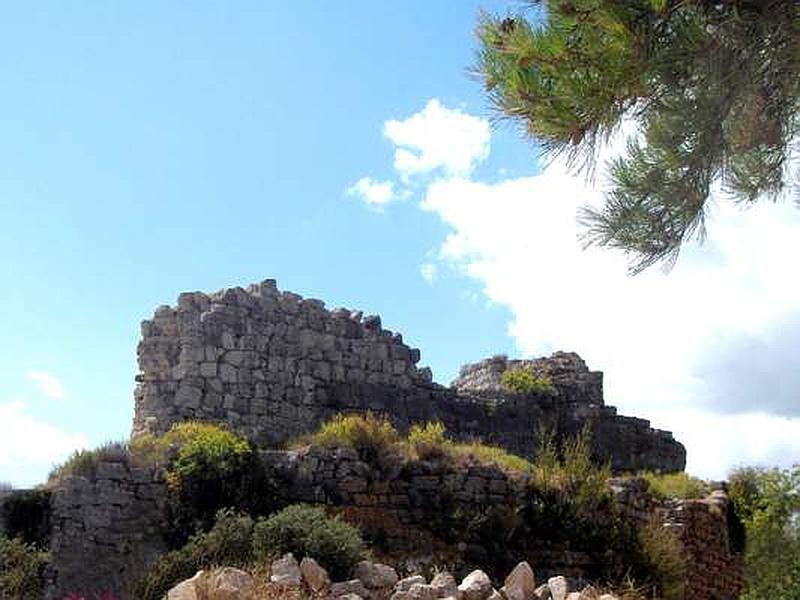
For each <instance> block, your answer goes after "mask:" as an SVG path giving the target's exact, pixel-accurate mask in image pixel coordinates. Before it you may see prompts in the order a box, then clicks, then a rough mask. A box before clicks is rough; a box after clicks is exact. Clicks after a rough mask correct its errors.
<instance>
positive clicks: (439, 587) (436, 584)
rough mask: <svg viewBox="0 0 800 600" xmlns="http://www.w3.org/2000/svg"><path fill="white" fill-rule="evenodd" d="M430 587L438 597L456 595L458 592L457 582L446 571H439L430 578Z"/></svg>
mask: <svg viewBox="0 0 800 600" xmlns="http://www.w3.org/2000/svg"><path fill="white" fill-rule="evenodd" d="M431 587H433V588H434V589H435V590H436V593H437V595H438V597H439V598H445V597H447V596H456V595H457V594H458V582H456V580H455V577H453V576H452V575H451V574H450V573H448V572H447V571H441V572H439V573H437V574H436V575H434V576H433V579H431Z"/></svg>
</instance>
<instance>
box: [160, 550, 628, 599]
mask: <svg viewBox="0 0 800 600" xmlns="http://www.w3.org/2000/svg"><path fill="white" fill-rule="evenodd" d="M295 564H296V561H295V560H294V557H293V556H292V555H291V554H287V555H285V556H284V557H282V558H281V559H279V560H276V561H275V562H273V564H272V572H273V577H272V583H273V584H274V585H275V586H276V588H277V589H278V592H277V596H276V597H278V598H280V597H282V596H281V594H282V592H283V591H285V590H286V589H287V586H286V585H285V582H286V578H287V577H290V578H291V579H292V581H294V574H295V573H294V565H295ZM297 569H298V571H302V572H303V573H304V574H305V573H313V575H310V576H308V577H306V576H305V575H304V579H303V581H305V585H306V588H307V590H308V593H309V594H312V595H315V596H316V597H319V598H328V597H329V598H336V599H337V600H379V599H386V598H389V599H390V600H618V598H617V597H616V596H614V595H613V594H610V593H605V594H603V595H602V596H601V595H599V593H598V592H597V591H596V590H595V589H594V588H593V587H592V586H585V587H583V589H580V590H576V589H573V590H571V589H570V584H569V581H568V580H567V579H566V578H565V577H561V576H558V577H551V578H550V579H549V580H548V582H547V583H546V584H544V585H541V586H539V587H538V588H537V587H535V586H534V583H535V576H534V573H533V569H532V568H531V566H530V564H528V563H527V562H524V561H523V562H521V563H519V564H518V565H517V566H516V567H515V568H514V569H513V570H512V571H511V572H510V573H509V574H508V576H507V577H506V579H505V585H504V586H503V588H502V589H501V591H498V590H497V589H495V588H494V587H493V586H492V581H491V580H490V579H489V576H488V575H487V574H486V573H485V572H483V571H481V570H475V571H472V572H471V573H470V574H469V575H467V576H466V577H465V578H464V579H463V580H462V581H461V583H460V584H456V580H455V578H453V576H452V575H451V574H450V573H448V572H446V571H444V572H440V573H437V574H436V575H435V576H434V577H433V579H431V581H430V583H428V582H427V581H426V579H425V578H424V577H423V576H421V575H412V576H409V577H406V578H404V579H400V580H398V579H397V576H396V573H394V569H393V568H392V567H390V566H388V565H383V564H380V563H373V562H370V561H362V562H360V563H358V565H357V567H356V569H355V571H356V572H357V573H360V574H361V576H362V577H363V579H361V578H359V577H356V578H354V579H351V580H348V581H339V582H334V583H332V584H328V582H326V577H327V572H326V571H325V570H324V569H323V568H322V567H321V566H320V565H319V564H318V563H317V562H316V561H315V560H314V559H313V558H304V559H303V562H302V563H301V565H300V566H299V567H297ZM389 569H391V571H390V570H389ZM392 573H394V577H392V576H391V575H392ZM275 574H277V578H276V576H275ZM323 574H324V576H323ZM312 582H313V583H312ZM312 585H313V586H315V587H312ZM300 592H301V593H302V590H300ZM237 594H238V595H237ZM254 594H255V583H254V581H253V579H252V577H250V575H248V574H247V573H245V572H243V571H240V570H239V569H231V568H223V569H219V570H215V571H212V572H205V571H200V572H198V573H197V574H196V575H195V576H194V577H192V578H191V579H187V580H186V581H183V582H181V583H179V584H178V585H176V586H175V587H173V588H172V589H171V590H170V591H169V593H168V594H167V600H234V599H241V600H255V596H254Z"/></svg>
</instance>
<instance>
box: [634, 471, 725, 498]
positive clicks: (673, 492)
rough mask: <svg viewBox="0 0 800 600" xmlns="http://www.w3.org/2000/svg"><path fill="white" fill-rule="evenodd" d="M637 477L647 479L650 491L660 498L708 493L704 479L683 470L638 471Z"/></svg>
mask: <svg viewBox="0 0 800 600" xmlns="http://www.w3.org/2000/svg"><path fill="white" fill-rule="evenodd" d="M637 477H640V478H642V479H644V480H645V481H647V484H648V490H649V491H650V493H651V494H653V496H655V497H656V498H660V499H661V500H671V499H673V498H702V497H704V496H706V495H707V494H708V493H709V489H708V485H707V484H706V482H705V481H703V480H702V479H698V478H697V477H692V476H691V475H689V474H688V473H684V472H680V473H663V474H661V473H653V472H652V471H644V472H641V473H638V474H637Z"/></svg>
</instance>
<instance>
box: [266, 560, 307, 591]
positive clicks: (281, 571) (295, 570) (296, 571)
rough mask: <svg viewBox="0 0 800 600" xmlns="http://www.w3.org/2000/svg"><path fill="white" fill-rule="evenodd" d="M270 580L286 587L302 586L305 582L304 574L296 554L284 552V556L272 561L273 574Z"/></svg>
mask: <svg viewBox="0 0 800 600" xmlns="http://www.w3.org/2000/svg"><path fill="white" fill-rule="evenodd" d="M269 580H270V581H271V582H272V583H275V584H277V585H281V586H284V587H300V585H301V584H302V582H303V574H302V572H301V571H300V565H298V564H297V560H296V559H295V557H294V554H292V553H291V552H289V553H288V554H284V555H283V557H282V558H280V559H278V560H276V561H274V562H273V563H272V574H271V575H270V578H269Z"/></svg>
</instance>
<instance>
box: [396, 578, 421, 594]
mask: <svg viewBox="0 0 800 600" xmlns="http://www.w3.org/2000/svg"><path fill="white" fill-rule="evenodd" d="M416 583H426V581H425V578H424V577H423V576H422V575H410V576H409V577H405V578H404V579H401V580H400V581H398V582H397V584H396V585H395V586H394V589H395V591H396V592H407V591H408V590H410V589H411V586H412V585H414V584H416Z"/></svg>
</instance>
